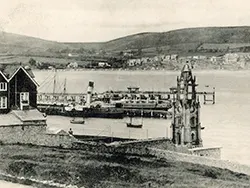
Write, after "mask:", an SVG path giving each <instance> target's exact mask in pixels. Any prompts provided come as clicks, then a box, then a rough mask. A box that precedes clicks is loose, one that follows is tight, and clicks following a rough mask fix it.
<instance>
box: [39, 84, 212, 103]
mask: <svg viewBox="0 0 250 188" xmlns="http://www.w3.org/2000/svg"><path fill="white" fill-rule="evenodd" d="M171 89H172V88H171ZM131 94H132V95H154V96H165V98H167V99H168V100H173V98H174V92H173V91H172V90H171V91H139V92H137V93H131V92H129V91H107V92H103V93H94V94H93V100H98V99H102V100H103V99H104V98H106V99H108V98H111V97H112V96H114V95H117V96H125V95H126V96H128V95H131ZM215 94H216V92H215V88H214V87H213V90H212V91H198V92H197V95H198V96H200V98H203V104H215ZM86 95H87V93H38V94H37V101H38V104H43V103H46V104H68V103H78V104H80V103H82V102H83V101H85V100H86Z"/></svg>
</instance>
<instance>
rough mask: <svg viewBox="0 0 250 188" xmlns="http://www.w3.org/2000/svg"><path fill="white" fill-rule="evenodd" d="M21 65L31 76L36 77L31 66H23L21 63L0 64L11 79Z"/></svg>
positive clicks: (1, 68) (0, 67) (1, 69)
mask: <svg viewBox="0 0 250 188" xmlns="http://www.w3.org/2000/svg"><path fill="white" fill-rule="evenodd" d="M20 67H22V68H23V69H24V70H26V72H27V73H28V74H29V76H30V77H31V78H34V77H35V76H34V74H33V72H32V70H31V68H30V67H29V66H23V65H21V64H0V71H1V72H2V73H3V74H4V75H5V76H6V78H7V79H9V78H11V76H12V75H13V74H14V73H15V72H16V71H17V70H18V69H19V68H20Z"/></svg>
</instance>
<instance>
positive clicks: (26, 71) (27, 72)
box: [9, 66, 39, 86]
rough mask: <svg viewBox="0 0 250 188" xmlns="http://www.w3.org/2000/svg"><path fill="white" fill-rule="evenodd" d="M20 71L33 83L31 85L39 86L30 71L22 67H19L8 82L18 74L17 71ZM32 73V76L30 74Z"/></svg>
mask: <svg viewBox="0 0 250 188" xmlns="http://www.w3.org/2000/svg"><path fill="white" fill-rule="evenodd" d="M20 69H22V70H23V71H24V72H25V73H26V75H27V76H28V77H29V78H30V79H31V80H32V81H33V83H34V84H35V85H36V86H39V84H38V83H37V82H36V81H35V79H34V74H33V73H32V71H31V70H30V69H29V70H26V69H25V68H24V67H22V66H20V67H19V68H18V69H17V70H16V71H15V72H14V73H13V74H12V76H11V77H10V78H9V81H10V80H12V78H13V77H14V76H15V75H16V74H17V73H18V71H19V70H20ZM31 73H32V74H31Z"/></svg>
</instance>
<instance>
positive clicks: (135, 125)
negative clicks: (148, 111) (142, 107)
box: [126, 112, 143, 128]
mask: <svg viewBox="0 0 250 188" xmlns="http://www.w3.org/2000/svg"><path fill="white" fill-rule="evenodd" d="M126 124H127V127H131V128H142V126H143V115H142V112H141V123H133V121H132V116H130V122H129V123H126Z"/></svg>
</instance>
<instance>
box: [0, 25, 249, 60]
mask: <svg viewBox="0 0 250 188" xmlns="http://www.w3.org/2000/svg"><path fill="white" fill-rule="evenodd" d="M249 48H250V27H249V26H242V27H204V28H187V29H179V30H173V31H168V32H162V33H156V32H155V33H139V34H135V35H130V36H126V37H121V38H118V39H114V40H111V41H107V42H101V43H98V42H96V43H59V42H54V41H47V40H43V39H38V38H34V37H28V36H23V35H17V34H11V33H6V32H1V33H0V53H2V54H3V53H11V54H21V55H27V54H32V55H41V56H54V55H55V54H58V53H59V54H61V53H65V54H66V53H70V52H76V53H81V54H88V53H92V54H93V53H96V52H99V51H100V50H105V51H106V52H110V53H113V52H120V51H128V50H135V51H136V50H138V49H140V50H141V51H142V52H143V54H144V55H147V54H151V55H156V54H157V53H177V52H178V53H187V52H190V53H191V52H192V53H197V52H198V53H211V52H227V51H228V50H229V49H231V50H233V51H234V50H236V51H250V50H249Z"/></svg>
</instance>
